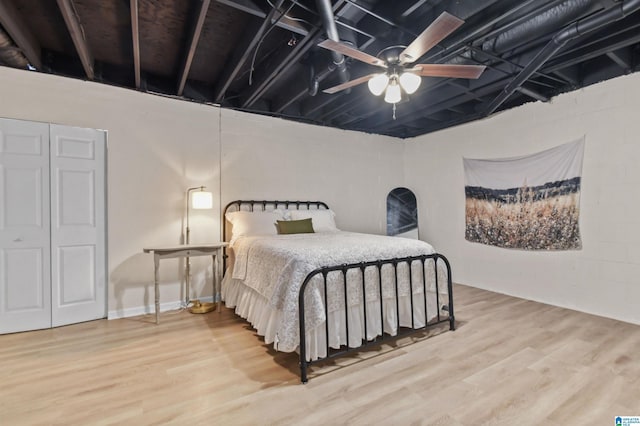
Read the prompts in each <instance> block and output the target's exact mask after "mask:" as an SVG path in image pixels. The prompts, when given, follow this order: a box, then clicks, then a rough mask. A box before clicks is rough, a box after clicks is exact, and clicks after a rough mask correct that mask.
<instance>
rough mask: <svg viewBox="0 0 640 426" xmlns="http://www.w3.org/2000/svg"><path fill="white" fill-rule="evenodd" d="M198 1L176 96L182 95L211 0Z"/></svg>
mask: <svg viewBox="0 0 640 426" xmlns="http://www.w3.org/2000/svg"><path fill="white" fill-rule="evenodd" d="M198 2H199V3H200V8H199V11H198V15H197V18H196V20H195V23H194V25H193V26H192V27H191V34H190V35H189V42H188V44H187V53H186V55H185V58H184V63H183V64H182V69H181V70H180V77H179V78H178V90H177V93H178V96H182V93H183V92H184V85H185V84H186V83H187V76H188V75H189V70H190V69H191V63H192V62H193V56H194V55H195V53H196V47H198V41H199V40H200V35H201V34H202V27H203V26H204V19H205V18H206V17H207V12H208V11H209V4H211V0H198Z"/></svg>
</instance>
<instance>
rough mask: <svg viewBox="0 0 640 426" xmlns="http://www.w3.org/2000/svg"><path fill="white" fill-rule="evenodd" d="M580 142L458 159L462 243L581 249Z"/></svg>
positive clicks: (534, 248)
mask: <svg viewBox="0 0 640 426" xmlns="http://www.w3.org/2000/svg"><path fill="white" fill-rule="evenodd" d="M583 154H584V139H581V140H579V141H576V142H572V143H568V144H565V145H560V146H558V147H556V148H551V149H548V150H546V151H542V152H539V153H537V154H533V155H527V156H523V157H514V158H500V159H485V160H477V159H468V158H464V159H463V161H464V175H465V194H466V231H465V238H466V239H467V240H468V241H472V242H476V243H482V244H488V245H492V246H498V247H506V248H515V249H524V250H576V249H580V248H581V247H582V243H581V240H580V229H579V227H578V218H579V213H580V178H581V174H582V158H583Z"/></svg>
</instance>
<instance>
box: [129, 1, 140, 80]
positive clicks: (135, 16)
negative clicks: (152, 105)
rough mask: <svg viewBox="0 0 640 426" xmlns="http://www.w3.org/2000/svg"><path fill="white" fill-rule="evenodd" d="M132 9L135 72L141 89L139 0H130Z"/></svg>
mask: <svg viewBox="0 0 640 426" xmlns="http://www.w3.org/2000/svg"><path fill="white" fill-rule="evenodd" d="M129 6H130V7H129V8H130V9H131V41H132V43H133V70H134V71H133V72H134V75H135V81H136V89H138V90H140V29H139V22H140V21H139V19H138V0H130V2H129Z"/></svg>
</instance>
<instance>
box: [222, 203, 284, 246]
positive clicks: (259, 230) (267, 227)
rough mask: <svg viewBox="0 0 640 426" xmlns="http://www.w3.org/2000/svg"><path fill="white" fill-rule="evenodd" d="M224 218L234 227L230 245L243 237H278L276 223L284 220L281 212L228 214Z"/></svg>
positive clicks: (238, 212) (239, 212)
mask: <svg viewBox="0 0 640 426" xmlns="http://www.w3.org/2000/svg"><path fill="white" fill-rule="evenodd" d="M224 217H225V218H226V219H227V220H228V221H229V222H231V225H232V226H233V227H232V229H231V231H232V235H231V241H230V244H233V243H234V241H235V240H236V239H237V238H238V237H242V236H253V235H278V229H277V228H276V221H278V220H284V215H283V214H282V211H281V210H272V211H264V212H263V211H254V212H248V211H237V212H228V213H227V214H225V215H224Z"/></svg>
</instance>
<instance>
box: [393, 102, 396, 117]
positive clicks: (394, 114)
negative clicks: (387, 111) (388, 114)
mask: <svg viewBox="0 0 640 426" xmlns="http://www.w3.org/2000/svg"><path fill="white" fill-rule="evenodd" d="M393 119H394V120H395V119H396V104H393Z"/></svg>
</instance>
